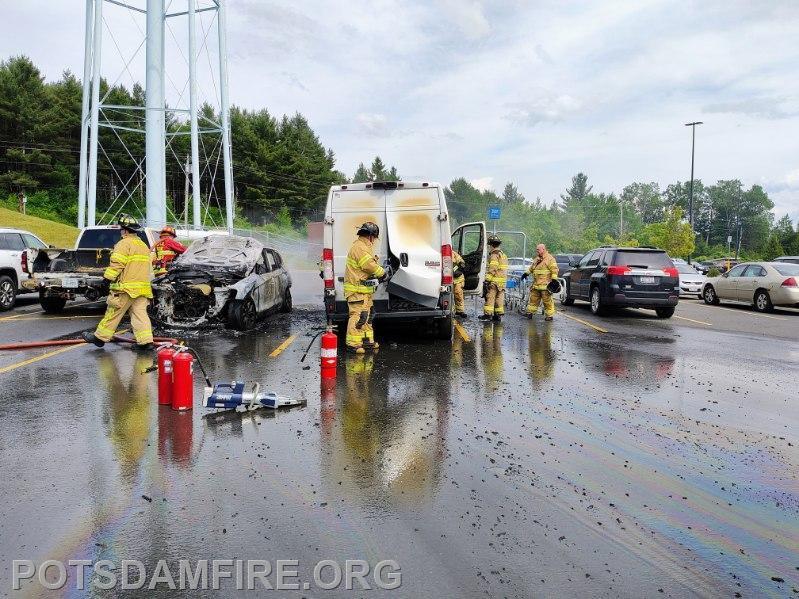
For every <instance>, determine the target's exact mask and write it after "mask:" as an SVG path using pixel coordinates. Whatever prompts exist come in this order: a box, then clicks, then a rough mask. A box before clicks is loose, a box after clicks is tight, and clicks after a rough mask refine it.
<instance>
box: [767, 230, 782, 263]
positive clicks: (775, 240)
mask: <svg viewBox="0 0 799 599" xmlns="http://www.w3.org/2000/svg"><path fill="white" fill-rule="evenodd" d="M784 254H785V250H784V249H783V247H782V244H781V243H780V238H779V236H778V235H777V234H772V235H769V238H768V241H767V242H766V247H765V248H764V250H763V258H764V259H766V260H774V258H776V257H777V256H783V255H784Z"/></svg>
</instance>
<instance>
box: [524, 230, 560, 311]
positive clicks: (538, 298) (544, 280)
mask: <svg viewBox="0 0 799 599" xmlns="http://www.w3.org/2000/svg"><path fill="white" fill-rule="evenodd" d="M535 250H536V252H537V253H538V256H536V258H535V260H533V263H532V264H531V265H530V268H528V269H527V272H525V273H524V274H523V275H522V277H521V278H522V280H524V279H526V278H527V277H528V275H533V286H532V287H531V288H530V301H529V302H528V304H527V318H532V317H533V314H535V313H536V312H537V311H538V306H539V304H540V303H541V302H543V303H544V314H545V315H546V318H545V319H544V320H552V317H553V316H554V314H555V302H554V301H553V300H552V292H551V291H550V290H549V289H548V287H549V285H550V283H552V281H553V280H555V279H557V278H558V263H557V262H556V261H555V258H554V257H553V256H552V254H550V253H549V252H548V251H547V247H546V246H545V245H544V244H543V243H539V244H538V245H537V246H536V248H535Z"/></svg>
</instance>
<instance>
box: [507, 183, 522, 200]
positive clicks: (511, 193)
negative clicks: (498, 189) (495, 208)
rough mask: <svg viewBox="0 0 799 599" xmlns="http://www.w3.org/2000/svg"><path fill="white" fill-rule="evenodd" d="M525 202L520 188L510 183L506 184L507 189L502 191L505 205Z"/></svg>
mask: <svg viewBox="0 0 799 599" xmlns="http://www.w3.org/2000/svg"><path fill="white" fill-rule="evenodd" d="M524 201H525V200H524V196H523V195H522V194H521V193H519V188H518V187H516V186H515V185H514V184H513V183H510V182H508V183H506V184H505V189H504V190H503V191H502V203H503V204H523V203H524Z"/></svg>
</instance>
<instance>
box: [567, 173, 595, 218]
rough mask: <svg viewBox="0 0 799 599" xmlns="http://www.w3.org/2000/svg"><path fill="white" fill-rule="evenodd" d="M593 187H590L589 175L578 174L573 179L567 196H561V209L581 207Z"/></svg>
mask: <svg viewBox="0 0 799 599" xmlns="http://www.w3.org/2000/svg"><path fill="white" fill-rule="evenodd" d="M592 189H593V187H592V186H591V185H588V175H586V174H584V173H577V174H576V175H574V177H572V183H571V185H570V186H569V188H568V189H566V193H565V194H561V196H560V199H561V202H562V203H561V207H562V208H563V209H564V210H569V208H571V207H573V206H575V205H581V204H582V201H583V200H584V199H585V197H586V196H587V195H588V194H590V193H591V190H592Z"/></svg>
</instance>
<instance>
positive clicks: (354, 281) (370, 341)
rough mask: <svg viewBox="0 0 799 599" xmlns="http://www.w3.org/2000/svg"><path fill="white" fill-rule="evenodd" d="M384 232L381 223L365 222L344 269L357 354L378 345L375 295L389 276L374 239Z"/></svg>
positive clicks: (350, 336)
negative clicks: (382, 264) (381, 229)
mask: <svg viewBox="0 0 799 599" xmlns="http://www.w3.org/2000/svg"><path fill="white" fill-rule="evenodd" d="M379 235H380V227H378V226H377V225H376V224H375V223H372V222H365V223H363V224H362V225H361V226H360V227H358V239H356V240H355V242H354V243H353V244H352V247H350V251H349V252H348V253H347V268H346V270H345V271H344V298H345V299H346V300H347V308H348V310H349V320H347V339H346V345H347V350H348V351H352V352H355V353H356V354H363V353H366V350H367V349H370V350H372V351H374V350H376V349H378V347H379V344H378V343H376V342H375V333H374V330H373V329H372V320H373V319H374V305H373V304H372V295H374V292H375V289H376V288H377V284H378V283H379V282H382V281H385V280H386V278H387V277H388V275H387V273H386V271H385V269H384V268H383V267H382V266H380V264H379V263H378V262H377V256H376V255H375V254H374V243H375V241H376V240H377V238H378V236H379Z"/></svg>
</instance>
